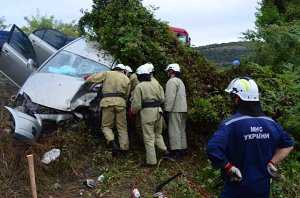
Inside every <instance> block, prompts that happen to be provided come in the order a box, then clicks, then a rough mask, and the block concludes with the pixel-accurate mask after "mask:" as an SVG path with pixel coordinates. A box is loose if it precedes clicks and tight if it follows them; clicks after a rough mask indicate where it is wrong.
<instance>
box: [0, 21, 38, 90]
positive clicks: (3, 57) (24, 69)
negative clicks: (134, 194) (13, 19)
mask: <svg viewBox="0 0 300 198" xmlns="http://www.w3.org/2000/svg"><path fill="white" fill-rule="evenodd" d="M35 69H36V55H35V52H34V49H33V46H32V44H31V42H30V40H29V39H28V37H27V35H26V34H25V33H24V32H23V31H22V30H21V29H20V28H18V27H17V26H16V25H13V26H12V28H11V30H10V33H9V37H8V39H7V41H6V42H4V44H3V46H2V49H1V53H0V71H1V72H2V73H3V74H4V75H5V76H6V77H8V78H9V79H10V80H11V81H12V82H13V83H14V84H15V85H17V86H18V87H21V86H22V85H23V84H24V82H25V81H26V79H27V78H28V77H29V75H30V74H31V73H32V72H33V71H34V70H35Z"/></svg>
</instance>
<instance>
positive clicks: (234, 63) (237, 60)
mask: <svg viewBox="0 0 300 198" xmlns="http://www.w3.org/2000/svg"><path fill="white" fill-rule="evenodd" d="M240 64H241V62H240V60H239V59H235V60H234V61H232V65H234V66H239V65H240Z"/></svg>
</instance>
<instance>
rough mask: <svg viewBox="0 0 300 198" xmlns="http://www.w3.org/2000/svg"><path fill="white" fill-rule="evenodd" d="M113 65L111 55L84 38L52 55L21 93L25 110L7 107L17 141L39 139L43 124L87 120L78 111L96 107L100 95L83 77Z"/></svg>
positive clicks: (25, 84)
mask: <svg viewBox="0 0 300 198" xmlns="http://www.w3.org/2000/svg"><path fill="white" fill-rule="evenodd" d="M113 64H114V59H113V57H112V56H111V55H110V54H108V53H107V52H105V51H104V50H99V46H98V44H96V43H95V42H90V41H88V40H87V39H85V38H78V39H76V40H74V41H72V42H71V43H69V44H68V45H66V46H65V47H63V48H61V49H60V50H58V51H57V52H56V53H55V54H53V55H52V56H50V57H49V58H48V59H47V60H46V61H45V62H44V63H43V64H42V65H41V66H40V67H39V68H38V69H37V70H36V71H34V72H33V73H32V74H31V75H30V76H29V78H28V79H27V80H26V82H25V83H24V85H23V86H22V87H21V89H20V90H19V92H18V95H17V99H20V98H21V100H20V101H22V102H21V103H20V102H19V104H18V105H21V106H22V107H23V108H24V109H25V110H23V112H22V111H20V110H19V108H17V109H12V108H9V107H6V108H7V109H8V110H9V111H10V113H11V114H12V117H13V119H14V122H15V129H14V133H15V136H16V138H20V137H23V139H24V138H25V139H26V138H27V139H29V140H32V138H33V137H34V139H35V138H38V136H39V134H40V133H41V131H42V128H43V122H44V121H54V122H55V123H57V124H59V123H61V122H63V121H66V120H70V119H73V118H75V117H76V118H79V119H81V118H84V115H83V114H82V112H81V111H79V110H82V109H83V108H84V109H90V108H93V107H91V106H90V105H91V102H92V101H93V100H94V99H95V98H96V97H97V92H96V91H91V85H90V84H87V83H86V81H85V80H84V77H85V76H86V75H91V74H93V73H96V72H102V71H108V70H110V68H111V67H112V66H113ZM97 106H98V105H97ZM25 115H27V116H29V117H26V116H25ZM29 118H30V119H29ZM34 119H35V121H34ZM37 125H39V126H37ZM20 126H22V127H26V128H22V127H20ZM21 128H22V130H21ZM33 129H36V130H38V131H35V130H33ZM25 131H26V133H25ZM33 133H34V134H36V135H32V134H33Z"/></svg>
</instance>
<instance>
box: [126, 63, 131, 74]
mask: <svg viewBox="0 0 300 198" xmlns="http://www.w3.org/2000/svg"><path fill="white" fill-rule="evenodd" d="M125 70H126V71H127V72H129V73H132V69H131V67H129V66H128V65H126V66H125Z"/></svg>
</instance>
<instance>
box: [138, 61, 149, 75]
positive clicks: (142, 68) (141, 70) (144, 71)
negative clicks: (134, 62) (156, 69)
mask: <svg viewBox="0 0 300 198" xmlns="http://www.w3.org/2000/svg"><path fill="white" fill-rule="evenodd" d="M150 73H151V71H150V69H149V65H148V63H146V64H144V65H141V66H139V67H138V68H137V69H136V74H137V75H141V74H150Z"/></svg>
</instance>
